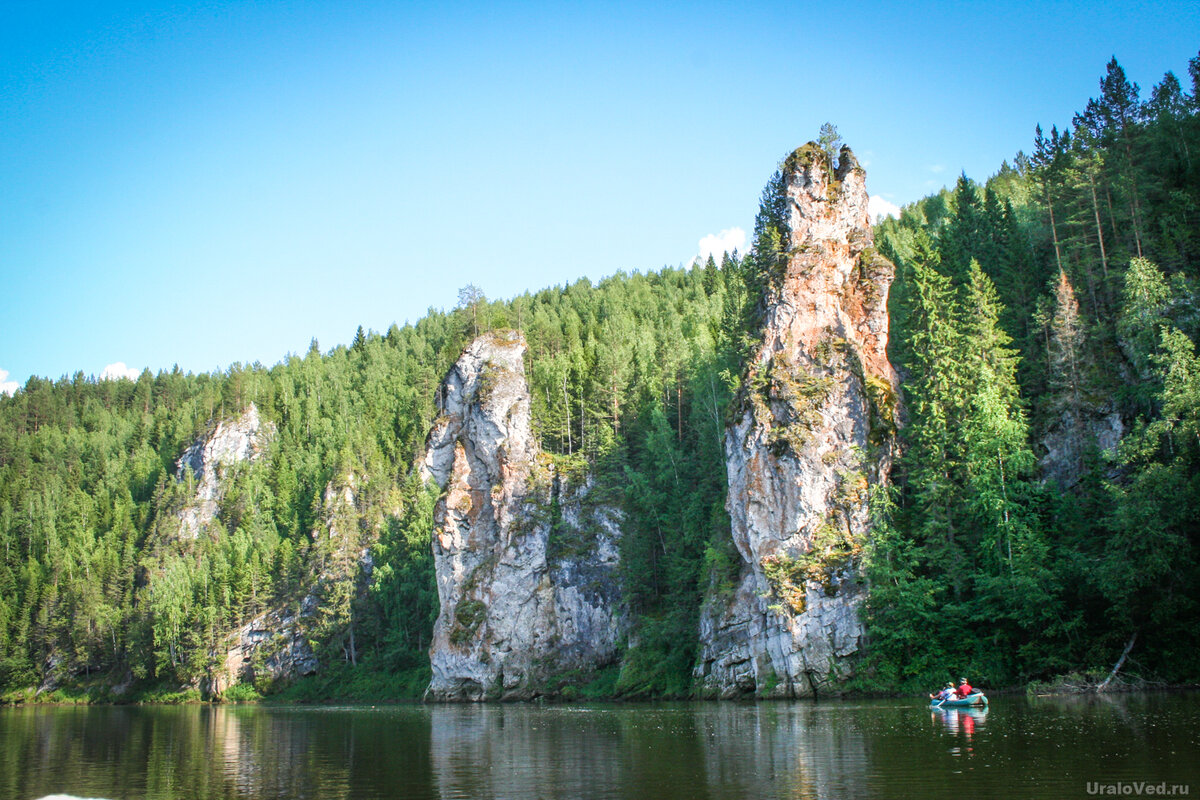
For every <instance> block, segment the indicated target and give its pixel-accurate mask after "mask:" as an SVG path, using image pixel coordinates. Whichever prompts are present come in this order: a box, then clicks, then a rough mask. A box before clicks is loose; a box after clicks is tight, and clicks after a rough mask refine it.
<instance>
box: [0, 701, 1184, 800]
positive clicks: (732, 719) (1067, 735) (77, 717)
mask: <svg viewBox="0 0 1200 800" xmlns="http://www.w3.org/2000/svg"><path fill="white" fill-rule="evenodd" d="M1198 723H1200V695H1196V694H1190V693H1189V694H1144V695H1123V696H1113V697H1096V696H1088V697H1047V698H1025V697H1014V698H1006V697H998V698H994V699H993V700H992V704H991V707H990V708H989V709H987V710H986V711H971V712H969V713H968V712H966V711H947V712H931V711H930V710H929V709H928V707H926V706H925V705H924V704H923V703H922V702H921V701H919V700H911V701H900V700H878V701H876V700H872V701H854V702H836V701H834V702H821V703H811V702H764V703H754V704H736V703H664V704H618V705H579V706H577V705H549V706H541V705H479V706H418V705H409V706H380V707H377V708H375V707H337V708H335V707H270V706H215V707H210V706H182V707H170V706H158V707H29V708H6V709H0V798H6V799H7V798H13V800H26V799H29V800H33V798H40V797H44V796H47V795H53V794H60V793H61V794H69V795H74V796H81V797H102V798H110V800H135V798H194V799H195V800H213V799H215V798H313V800H318V798H319V799H320V800H329V799H332V798H389V800H390V799H391V798H531V799H532V798H556V797H563V798H574V797H584V798H591V797H597V798H605V797H612V798H640V797H645V798H774V797H788V798H905V797H912V798H916V797H922V798H955V800H961V798H963V797H1012V798H1071V797H1081V798H1082V797H1092V796H1123V797H1137V796H1162V795H1160V794H1158V793H1159V792H1160V790H1161V791H1163V792H1165V795H1166V796H1176V797H1181V796H1188V797H1200V734H1198V729H1200V728H1198Z"/></svg>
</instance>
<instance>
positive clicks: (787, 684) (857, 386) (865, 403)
mask: <svg viewBox="0 0 1200 800" xmlns="http://www.w3.org/2000/svg"><path fill="white" fill-rule="evenodd" d="M783 175H784V184H785V187H786V199H787V203H786V207H787V214H788V217H787V224H788V227H789V228H790V236H789V239H788V241H787V245H788V249H787V253H788V255H787V260H786V269H784V270H783V271H782V274H781V275H779V276H778V277H777V278H776V280H775V283H774V286H773V287H772V288H771V290H770V292H769V296H768V297H767V298H766V308H765V311H766V313H765V319H764V330H763V339H762V343H761V346H759V347H758V350H757V352H756V354H755V356H754V357H753V360H752V362H751V364H750V366H749V368H748V372H747V375H746V380H745V382H744V386H743V390H742V392H741V395H740V397H739V399H738V403H739V405H738V410H737V413H736V414H735V415H734V417H733V420H732V422H731V423H730V424H729V426H728V427H727V430H726V434H725V453H726V461H727V468H728V478H729V499H728V508H729V514H730V520H731V523H732V532H733V540H734V543H735V545H736V546H737V551H738V553H739V554H740V556H741V565H740V570H741V571H740V574H739V575H738V576H737V577H736V579H734V580H732V582H731V583H732V585H729V584H727V585H725V586H724V587H717V586H714V588H713V590H712V591H711V592H710V594H709V597H708V599H707V601H706V603H705V607H704V609H703V610H702V613H701V630H700V640H701V653H700V659H699V664H698V666H697V668H696V678H697V681H698V683H699V685H700V686H701V687H702V689H703V690H704V691H706V692H707V693H709V694H715V695H719V696H724V697H731V696H737V695H741V694H747V693H751V692H755V693H758V694H760V695H764V696H779V697H798V696H806V695H813V694H816V693H818V692H820V691H825V690H826V689H828V688H833V687H835V686H836V685H837V683H838V682H840V681H842V680H844V679H845V678H846V677H848V676H849V674H850V673H851V672H852V670H853V657H854V656H855V655H856V653H857V651H858V649H859V645H860V639H861V636H862V626H861V623H860V622H859V607H860V606H861V604H862V600H863V596H864V590H863V587H862V585H861V583H860V581H859V578H858V562H859V556H860V552H861V548H862V544H863V542H864V538H865V537H866V536H867V535H868V534H869V528H870V523H869V516H868V509H867V499H868V494H869V491H870V489H871V487H872V486H875V485H878V484H880V483H882V482H884V481H886V480H887V475H888V471H889V469H890V467H891V462H892V457H893V449H894V433H895V428H896V424H897V409H896V403H897V397H898V383H897V379H896V374H895V372H894V370H893V369H892V367H891V365H890V364H889V363H888V360H887V353H886V348H887V341H888V317H887V296H888V289H889V287H890V286H891V282H892V277H893V269H894V268H893V266H892V264H891V262H889V261H888V260H887V259H885V258H883V257H882V256H881V255H879V254H878V253H877V252H876V251H875V249H874V248H873V247H872V243H873V236H872V233H871V226H870V218H869V216H868V211H867V192H866V185H865V176H864V173H863V170H862V168H861V167H859V165H858V163H857V161H856V160H855V159H854V156H853V154H852V153H851V152H850V150H849V149H848V148H842V151H841V154H840V158H839V163H838V166H837V168H836V169H834V168H833V166H832V164H831V162H830V159H829V158H828V156H826V155H825V154H824V153H823V152H822V151H821V150H820V148H818V147H817V146H816V145H814V144H811V143H810V144H809V145H806V146H805V147H803V148H800V149H799V150H797V151H796V152H795V153H794V154H792V156H790V157H789V158H788V160H787V161H786V162H785V164H784V170H783Z"/></svg>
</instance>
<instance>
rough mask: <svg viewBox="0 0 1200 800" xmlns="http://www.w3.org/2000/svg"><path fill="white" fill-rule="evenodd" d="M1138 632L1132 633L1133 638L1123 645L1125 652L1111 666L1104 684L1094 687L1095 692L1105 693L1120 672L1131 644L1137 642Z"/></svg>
mask: <svg viewBox="0 0 1200 800" xmlns="http://www.w3.org/2000/svg"><path fill="white" fill-rule="evenodd" d="M1137 635H1138V632H1137V631H1134V632H1133V636H1130V637H1129V644H1127V645H1125V652H1123V653H1121V657H1120V658H1119V659H1117V663H1116V664H1115V665H1114V666H1113V668H1112V672H1110V673H1108V677H1107V678H1105V679H1104V682H1103V683H1101V684H1100V685H1099V686H1097V687H1096V691H1097V692H1103V691H1107V689H1108V684H1109V683H1110V682H1111V681H1112V679H1113V678H1115V677H1117V673H1118V672H1120V671H1121V667H1122V666H1123V665H1124V664H1125V659H1126V658H1128V657H1129V651H1130V650H1132V649H1133V643H1134V642H1136V641H1137Z"/></svg>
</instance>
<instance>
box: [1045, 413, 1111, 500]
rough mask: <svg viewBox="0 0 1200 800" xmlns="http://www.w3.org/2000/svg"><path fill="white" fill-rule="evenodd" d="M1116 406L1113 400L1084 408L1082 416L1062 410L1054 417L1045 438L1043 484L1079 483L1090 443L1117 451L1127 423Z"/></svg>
mask: <svg viewBox="0 0 1200 800" xmlns="http://www.w3.org/2000/svg"><path fill="white" fill-rule="evenodd" d="M1115 405H1116V404H1115V403H1113V402H1111V401H1110V402H1107V403H1104V404H1103V405H1101V406H1099V407H1097V408H1092V407H1089V408H1085V409H1084V413H1083V414H1082V415H1080V416H1079V417H1076V416H1074V415H1073V414H1072V413H1071V412H1070V411H1063V412H1061V413H1060V414H1059V415H1058V416H1057V417H1055V418H1054V419H1052V420H1051V422H1050V425H1049V426H1048V427H1047V429H1046V432H1045V435H1044V436H1043V437H1042V448H1043V450H1044V451H1045V452H1044V453H1043V454H1042V457H1041V460H1040V466H1041V471H1042V481H1043V482H1044V483H1050V482H1053V483H1057V484H1058V485H1059V486H1061V487H1062V488H1064V489H1069V488H1070V487H1072V486H1074V485H1075V484H1076V483H1078V482H1079V479H1080V478H1081V477H1083V473H1084V453H1085V451H1086V449H1087V448H1088V447H1089V446H1095V448H1096V449H1097V450H1099V451H1101V452H1105V453H1109V454H1116V452H1117V447H1118V445H1120V444H1121V437H1122V436H1124V435H1125V423H1124V421H1123V420H1122V419H1121V413H1120V412H1119V411H1117V410H1115V408H1114V406H1115ZM1115 474H1116V473H1115V472H1113V473H1112V474H1111V475H1110V477H1112V476H1115Z"/></svg>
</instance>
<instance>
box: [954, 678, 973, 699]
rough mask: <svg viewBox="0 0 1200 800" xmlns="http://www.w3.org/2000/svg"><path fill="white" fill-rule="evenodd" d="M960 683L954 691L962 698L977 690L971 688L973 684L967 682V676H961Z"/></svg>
mask: <svg viewBox="0 0 1200 800" xmlns="http://www.w3.org/2000/svg"><path fill="white" fill-rule="evenodd" d="M958 683H959V686H958V688H957V689H955V690H954V693H955V694H956V695H958V696H959V697H960V698H964V697H966V696H967V695H969V694H970V693H971V692H973V691H975V690H974V689H972V688H971V684H969V683H967V679H966V678H959V679H958Z"/></svg>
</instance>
